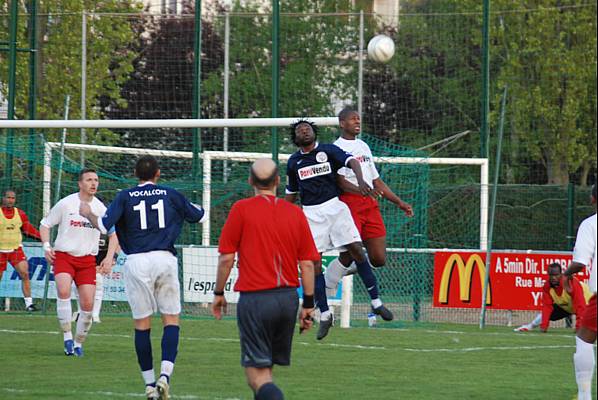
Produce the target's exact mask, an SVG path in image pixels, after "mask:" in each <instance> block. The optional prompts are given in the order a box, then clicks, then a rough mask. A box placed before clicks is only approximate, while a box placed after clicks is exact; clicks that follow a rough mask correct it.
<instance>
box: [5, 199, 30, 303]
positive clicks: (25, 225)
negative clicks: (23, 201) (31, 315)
mask: <svg viewBox="0 0 598 400" xmlns="http://www.w3.org/2000/svg"><path fill="white" fill-rule="evenodd" d="M16 201H17V195H16V193H15V192H14V190H10V189H9V190H7V191H5V192H4V197H2V212H0V280H2V274H3V273H4V271H6V265H7V263H10V264H11V265H12V266H13V268H14V269H15V270H16V271H17V272H18V273H19V276H20V277H21V287H22V289H23V299H24V300H25V309H26V310H27V311H37V310H38V308H37V307H36V306H35V304H33V299H32V298H31V281H30V280H29V264H28V263H27V257H25V253H23V235H22V234H23V233H24V234H25V235H27V236H30V237H32V238H35V239H39V232H38V230H37V229H35V227H34V226H33V225H31V223H30V222H29V218H27V214H25V212H24V211H23V210H19V209H18V208H17V207H15V203H16Z"/></svg>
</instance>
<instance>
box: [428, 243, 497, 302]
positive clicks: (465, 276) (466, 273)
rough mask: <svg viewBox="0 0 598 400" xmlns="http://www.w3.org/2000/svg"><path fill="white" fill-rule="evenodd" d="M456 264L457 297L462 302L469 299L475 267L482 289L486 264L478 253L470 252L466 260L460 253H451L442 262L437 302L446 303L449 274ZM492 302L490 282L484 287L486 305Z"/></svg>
mask: <svg viewBox="0 0 598 400" xmlns="http://www.w3.org/2000/svg"><path fill="white" fill-rule="evenodd" d="M455 266H457V271H458V272H459V276H458V280H459V299H460V300H461V301H462V302H465V303H468V302H469V301H470V300H471V283H472V279H473V270H474V268H476V267H477V269H478V275H479V277H480V285H481V286H482V290H483V287H484V280H485V279H486V264H485V263H484V261H483V260H482V257H480V256H479V254H471V255H470V256H469V258H468V259H467V261H466V262H464V261H463V258H461V255H459V254H451V256H450V257H449V259H448V260H447V261H446V263H445V264H444V268H443V270H442V277H441V278H440V289H439V292H438V302H440V303H441V304H447V303H448V295H449V292H450V290H449V289H450V284H451V275H452V273H453V270H454V269H455ZM491 304H492V291H491V290H490V284H489V285H488V288H487V289H486V305H491Z"/></svg>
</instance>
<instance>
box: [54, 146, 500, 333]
mask: <svg viewBox="0 0 598 400" xmlns="http://www.w3.org/2000/svg"><path fill="white" fill-rule="evenodd" d="M60 146H61V143H58V142H48V143H46V151H45V159H46V161H47V162H45V163H44V194H43V198H44V201H43V204H44V212H47V211H49V209H50V201H51V197H50V188H51V177H52V171H51V166H50V159H51V152H52V149H55V148H60ZM64 147H65V148H68V149H71V150H87V151H96V152H100V153H113V154H130V155H143V154H150V155H154V156H157V157H175V158H187V159H190V158H192V156H193V153H192V152H186V151H165V150H156V149H140V148H126V147H115V146H98V145H84V144H72V143H65V144H64ZM268 157H271V154H269V153H252V152H224V151H205V152H203V153H201V154H200V155H199V158H201V159H202V161H203V189H202V206H203V208H204V210H205V211H206V212H207V213H208V219H207V220H206V221H205V222H204V223H203V224H202V241H201V245H202V246H210V245H212V237H211V219H212V217H211V213H210V210H211V205H212V188H211V186H212V185H211V183H212V161H214V160H222V161H225V160H226V161H241V162H252V161H255V160H258V159H260V158H268ZM289 157H290V154H279V157H278V159H279V161H280V162H286V161H287V160H288V159H289ZM374 161H375V162H376V163H378V164H417V163H422V164H430V165H470V166H478V167H479V169H480V175H479V176H480V189H481V190H480V199H479V204H480V210H479V211H480V221H479V232H480V234H479V248H480V250H486V249H487V245H488V160H487V159H485V158H484V159H478V158H440V157H436V158H435V157H431V158H425V157H374ZM392 250H394V251H397V250H399V249H392ZM400 251H405V252H415V253H416V252H420V251H422V249H400ZM352 298H353V277H352V276H348V277H344V278H343V290H342V299H341V302H340V303H341V304H340V305H341V311H340V316H341V318H340V326H341V327H343V328H348V327H349V326H350V322H351V305H352Z"/></svg>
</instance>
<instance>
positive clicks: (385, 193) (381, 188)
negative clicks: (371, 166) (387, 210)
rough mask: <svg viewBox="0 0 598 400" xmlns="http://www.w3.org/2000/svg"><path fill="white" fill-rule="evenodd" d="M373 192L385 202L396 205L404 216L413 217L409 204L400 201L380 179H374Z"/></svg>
mask: <svg viewBox="0 0 598 400" xmlns="http://www.w3.org/2000/svg"><path fill="white" fill-rule="evenodd" d="M374 190H375V191H376V193H379V194H380V195H381V196H382V197H384V198H385V199H386V200H388V201H391V202H393V203H394V204H396V205H397V206H398V207H399V208H400V209H401V210H403V212H404V213H405V215H406V216H408V217H413V207H411V204H409V203H406V202H404V201H403V200H401V198H400V197H399V196H398V195H396V194H395V193H394V192H393V191H392V190H391V189H390V187H388V185H387V184H386V182H384V181H383V180H382V179H381V178H377V179H374Z"/></svg>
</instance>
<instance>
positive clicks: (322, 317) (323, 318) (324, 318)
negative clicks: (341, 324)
mask: <svg viewBox="0 0 598 400" xmlns="http://www.w3.org/2000/svg"><path fill="white" fill-rule="evenodd" d="M330 318H332V313H331V312H330V310H328V311H324V312H323V313H322V314H320V321H328V320H329V319H330Z"/></svg>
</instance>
